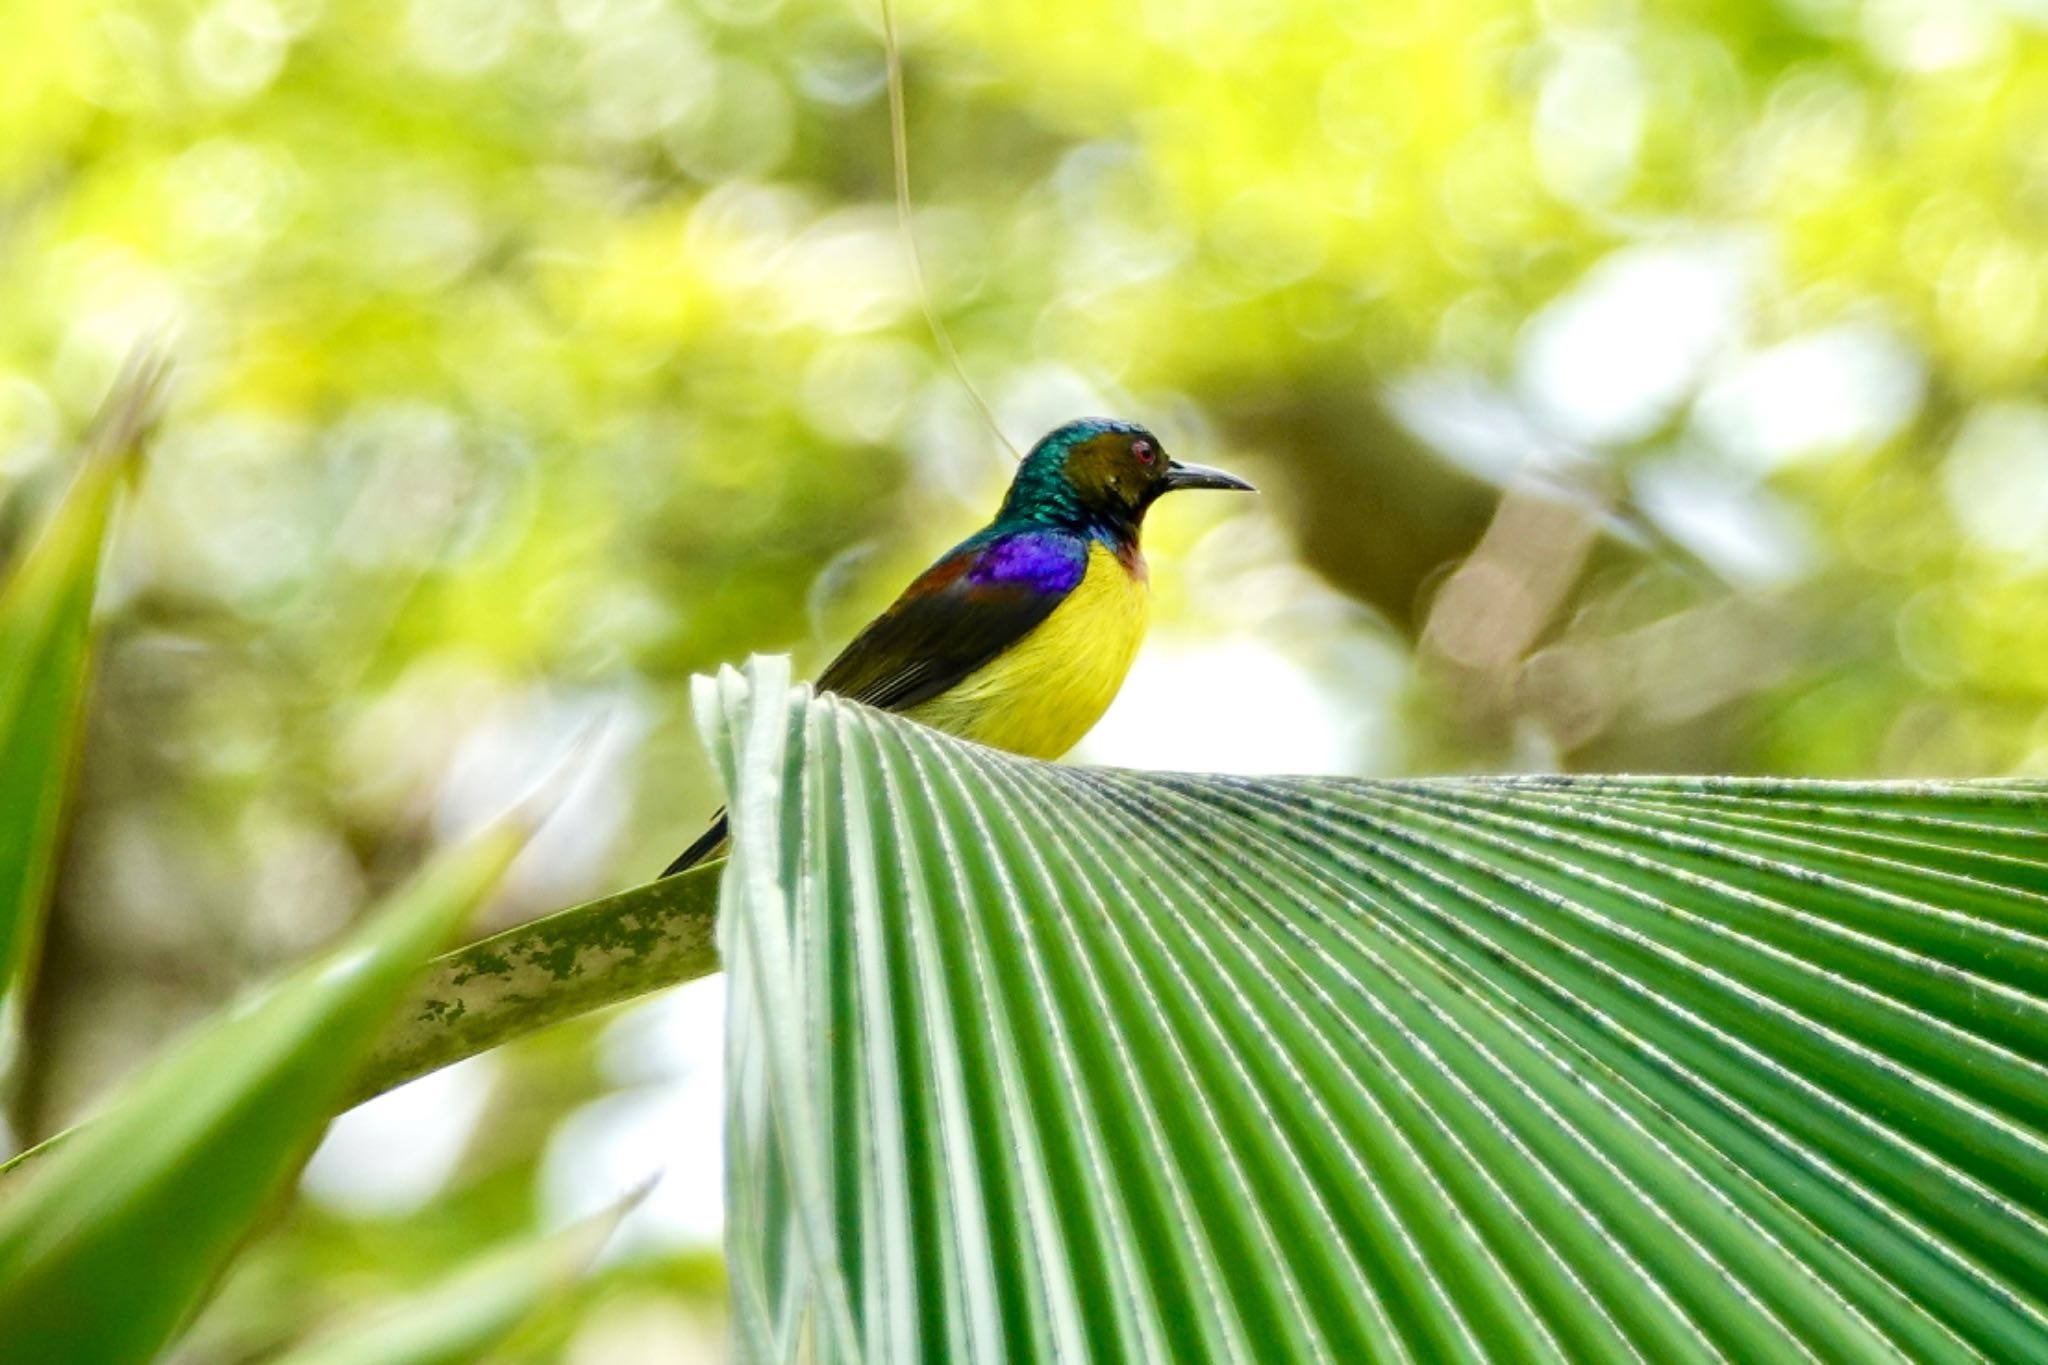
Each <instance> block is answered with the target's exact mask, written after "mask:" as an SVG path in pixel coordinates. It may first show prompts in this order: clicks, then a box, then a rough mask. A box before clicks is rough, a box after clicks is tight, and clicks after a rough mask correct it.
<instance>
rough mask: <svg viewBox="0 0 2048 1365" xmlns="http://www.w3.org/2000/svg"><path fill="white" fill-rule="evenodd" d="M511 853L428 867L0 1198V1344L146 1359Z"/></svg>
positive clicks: (498, 837) (306, 1144) (511, 845)
mask: <svg viewBox="0 0 2048 1365" xmlns="http://www.w3.org/2000/svg"><path fill="white" fill-rule="evenodd" d="M517 846H518V839H517V837H516V836H515V835H514V834H513V833H512V832H511V831H509V830H505V829H500V830H496V831H493V832H490V833H487V834H485V835H483V836H480V837H479V838H477V839H475V840H474V841H472V842H470V843H469V844H466V845H464V846H463V847H461V848H459V849H456V850H454V851H452V852H450V853H448V854H446V855H444V856H442V857H441V858H439V859H437V860H436V861H435V862H434V863H433V864H431V865H430V866H429V867H428V868H427V869H426V870H425V871H423V872H422V873H421V874H420V875H419V876H418V877H417V878H416V879H414V881H412V882H411V883H410V884H409V885H408V886H407V887H405V888H404V889H403V890H401V891H399V892H398V893H397V894H396V895H394V896H393V897H392V899H391V900H390V901H389V903H388V904H387V906H386V908H384V909H383V910H382V911H380V912H379V913H378V914H377V915H376V916H375V918H373V919H372V920H371V921H370V922H369V923H368V924H366V925H365V926H364V927H363V928H362V929H361V930H360V931H358V932H357V933H355V934H353V935H351V936H350V937H349V938H348V939H347V940H346V941H345V942H344V943H342V944H341V945H340V946H339V947H337V948H336V949H335V950H333V951H332V952H330V953H328V954H327V955H326V956H324V957H323V958H322V959H320V960H319V961H317V962H315V963H313V964H311V965H309V966H307V967H305V968H303V969H301V970H300V971H298V972H295V973H293V974H292V975H291V976H290V977H288V978H286V979H285V980H284V981H282V982H280V983H278V984H276V985H274V986H272V987H271V988H269V989H268V990H266V991H264V992H263V993H262V994H261V995H260V996H258V997H257V998H256V999H254V1000H253V1001H251V1002H250V1003H248V1004H247V1005H245V1006H243V1007H241V1008H239V1009H236V1010H233V1011H231V1012H229V1013H228V1014H226V1015H223V1016H221V1017H220V1018H218V1019H217V1020H215V1021H214V1022H213V1023H211V1024H209V1025H207V1026H205V1027H204V1028H202V1029H201V1030H200V1031H198V1032H197V1033H195V1034H194V1035H193V1036H191V1037H190V1038H187V1039H185V1040H184V1041H182V1042H180V1043H178V1044H177V1045H175V1046H174V1047H173V1048H172V1049H171V1050H170V1051H169V1052H168V1053H167V1054H166V1055H164V1056H163V1057H161V1058H160V1059H158V1060H157V1061H156V1062H155V1063H153V1064H152V1065H151V1066H150V1067H149V1068H148V1070H147V1071H146V1072H145V1073H144V1074H143V1075H142V1076H140V1077H139V1078H138V1079H137V1080H135V1081H133V1082H131V1083H130V1084H128V1085H127V1086H125V1087H124V1088H123V1089H122V1090H121V1091H120V1093H119V1094H118V1096H117V1097H116V1099H115V1100H114V1102H113V1104H112V1106H111V1107H110V1108H109V1109H108V1111H107V1112H105V1113H104V1114H102V1115H100V1116H99V1117H98V1118H96V1119H94V1120H93V1121H92V1122H91V1123H89V1124H86V1125H84V1126H83V1127H82V1128H80V1129H79V1130H77V1131H76V1132H75V1133H74V1134H73V1136H72V1137H71V1139H70V1140H69V1141H68V1142H65V1143H64V1144H62V1145H61V1146H60V1147H59V1148H58V1149H57V1150H55V1151H53V1152H51V1153H50V1155H49V1156H47V1157H46V1158H44V1159H43V1160H41V1161H38V1162H37V1163H35V1165H33V1166H32V1167H30V1168H29V1169H28V1170H26V1171H25V1172H24V1173H23V1174H22V1176H21V1187H20V1188H19V1189H15V1190H10V1191H9V1192H7V1193H6V1194H5V1195H4V1196H0V1342H4V1343H6V1347H7V1351H8V1353H9V1355H10V1356H12V1357H13V1358H18V1359H23V1360H38V1361H42V1360H49V1361H56V1360H81V1361H83V1360H91V1361H123V1360H147V1359H149V1358H151V1357H152V1356H153V1355H154V1354H155V1353H156V1351H157V1350H158V1349H159V1348H161V1346H162V1345H163V1343H164V1342H165V1341H166V1340H167V1339H168V1338H169V1336H170V1335H171V1333H172V1332H173V1331H174V1330H175V1329H176V1328H177V1326H178V1325H179V1323H180V1322H181V1321H182V1319H183V1318H184V1316H185V1315H186V1313H187V1312H188V1311H189V1310H190V1308H191V1307H192V1306H193V1304H194V1303H195V1302H196V1301H197V1299H198V1298H199V1296H200V1295H201V1294H202V1293H203V1292H204V1291H205V1290H206V1288H207V1286H208V1285H209V1284H210V1283H211V1282H212V1280H213V1279H214V1277H215V1276H216V1275H217V1274H218V1272H219V1270H220V1268H221V1267H222V1265H223V1264H224V1263H225V1262H226V1260H227V1258H228V1257H229V1255H230V1254H231V1253H232V1252H233V1251H234V1249H235V1247H236V1246H237V1245H238V1244H239V1243H240V1241H241V1240H242V1238H243V1237H244V1236H246V1235H247V1233H248V1230H249V1228H250V1225H251V1224H252V1222H253V1221H254V1220H255V1219H256V1218H257V1216H258V1215H259V1214H260V1213H261V1211H262V1209H263V1207H264V1206H265V1205H266V1204H267V1203H268V1202H269V1201H270V1200H271V1199H272V1198H273V1197H274V1196H275V1195H276V1193H277V1192H278V1191H279V1190H280V1189H281V1188H282V1187H283V1185H284V1184H285V1182H286V1181H287V1180H288V1179H289V1178H290V1176H291V1174H292V1173H293V1172H294V1171H296V1170H297V1169H298V1167H299V1166H300V1165H301V1164H302V1163H303V1161H304V1160H305V1158H306V1156H307V1155H308V1154H309V1153H310V1152H311V1150H312V1146H313V1143H314V1141H315V1139H316V1138H317V1137H318V1135H319V1132H320V1129H321V1127H322V1125H323V1124H324V1122H325V1121H326V1119H327V1118H328V1116H329V1115H330V1114H331V1113H332V1112H333V1110H334V1106H335V1104H336V1102H337V1101H338V1099H339V1098H340V1096H341V1094H342V1092H343V1091H344V1090H346V1088H347V1085H348V1079H349V1076H350V1075H351V1074H352V1071H353V1069H354V1066H355V1065H356V1063H357V1060H358V1059H359V1058H360V1057H361V1056H362V1054H363V1053H364V1051H365V1050H366V1049H367V1048H368V1047H369V1046H370V1044H371V1042H372V1041H373V1040H374V1039H375V1037H376V1034H377V1031H378V1029H379V1028H380V1027H381V1026H382V1025H383V1023H384V1021H385V1019H386V1017H387V1016H388V1015H389V1013H390V1011H391V1009H392V1007H393V1006H394V1005H395V1004H396V1003H397V1001H398V1000H399V999H400V998H401V996H402V994H403V992H404V990H405V988H406V985H407V983H409V982H410V981H411V980H412V979H413V978H414V976H415V975H416V974H417V973H418V971H419V969H420V966H421V964H422V963H423V962H424V961H425V959H426V957H427V955H428V954H429V953H430V952H432V951H433V949H434V948H435V946H437V945H438V944H439V943H441V942H442V941H444V940H445V939H446V938H447V937H448V934H449V932H450V931H451V930H452V929H453V928H454V926H455V925H456V924H457V923H458V922H459V921H460V920H461V918H462V917H463V915H464V914H466V913H467V912H468V911H469V910H470V909H471V908H472V907H473V906H474V905H475V904H476V902H477V901H478V899H479V898H480V897H481V896H482V895H483V894H484V893H485V892H486V891H487V890H488V889H489V888H490V887H491V885H492V884H493V883H494V882H495V881H496V880H497V878H498V876H499V875H500V874H501V873H502V872H503V870H504V868H505V866H506V864H507V863H508V862H509V860H510V859H511V856H512V854H513V852H514V851H515V850H516V848H517Z"/></svg>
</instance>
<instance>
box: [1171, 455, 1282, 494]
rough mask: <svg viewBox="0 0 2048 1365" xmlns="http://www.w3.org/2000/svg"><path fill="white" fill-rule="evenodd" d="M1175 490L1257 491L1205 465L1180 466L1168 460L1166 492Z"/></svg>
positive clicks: (1242, 481) (1230, 475)
mask: <svg viewBox="0 0 2048 1365" xmlns="http://www.w3.org/2000/svg"><path fill="white" fill-rule="evenodd" d="M1176 488H1234V489H1236V490H1237V491H1238V492H1240V493H1256V492H1258V491H1259V490H1258V489H1256V488H1254V487H1252V486H1251V485H1250V484H1249V483H1246V482H1245V481H1244V480H1243V479H1240V478H1239V477H1237V475H1235V474H1226V473H1224V472H1223V471H1222V470H1220V469H1211V468H1209V467H1208V466H1207V465H1199V464H1182V463H1181V462H1180V461H1179V460H1168V461H1167V462H1166V490H1167V491H1168V492H1169V493H1170V492H1172V491H1173V490H1174V489H1176Z"/></svg>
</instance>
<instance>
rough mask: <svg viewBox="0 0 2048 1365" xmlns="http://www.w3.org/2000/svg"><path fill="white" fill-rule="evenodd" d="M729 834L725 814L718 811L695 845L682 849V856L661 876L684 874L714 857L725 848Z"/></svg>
mask: <svg viewBox="0 0 2048 1365" xmlns="http://www.w3.org/2000/svg"><path fill="white" fill-rule="evenodd" d="M729 833H730V831H729V830H728V829H727V827H726V820H725V812H724V811H720V812H718V815H717V816H716V817H715V818H714V819H713V820H712V821H711V828H710V829H707V830H705V831H704V833H703V834H702V835H700V836H699V837H698V839H697V842H696V843H694V844H691V845H690V846H689V847H688V848H686V849H684V850H683V853H682V856H681V857H679V858H677V859H676V860H675V861H674V862H672V863H670V864H669V865H668V870H667V871H665V872H663V873H662V874H661V875H662V876H664V877H673V876H675V875H676V873H678V872H686V871H688V870H689V869H690V868H693V867H695V866H696V865H697V864H698V863H701V862H703V861H704V860H705V859H706V858H709V857H712V856H714V855H715V854H717V853H718V852H719V851H720V850H722V849H723V848H724V847H725V841H726V837H727V835H728V834H729Z"/></svg>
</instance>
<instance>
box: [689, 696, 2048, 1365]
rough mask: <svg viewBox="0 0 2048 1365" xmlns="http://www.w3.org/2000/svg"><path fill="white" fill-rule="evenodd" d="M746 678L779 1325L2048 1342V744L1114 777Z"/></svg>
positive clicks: (752, 1114)
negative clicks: (1929, 758)
mask: <svg viewBox="0 0 2048 1365" xmlns="http://www.w3.org/2000/svg"><path fill="white" fill-rule="evenodd" d="M700 716H701V718H702V720H703V724H704V729H705V732H706V735H707V739H708V740H709V741H710V742H711V744H712V746H713V748H714V750H715V751H716V752H717V753H718V755H719V758H720V762H721V765H722V767H723V770H724V774H725V778H726V781H727V783H728V786H729V790H730V792H731V794H732V796H733V812H734V857H733V864H732V867H731V868H730V870H729V871H728V873H727V879H726V908H725V914H726V923H725V924H723V925H722V926H721V932H722V933H723V934H724V935H725V939H726V946H727V950H728V961H729V965H730V970H731V972H732V978H733V979H732V986H731V993H730V999H731V1001H732V1006H731V1008H732V1011H733V1013H732V1017H731V1025H732V1036H731V1041H730V1046H731V1048H732V1064H731V1070H730V1072H729V1077H730V1083H731V1085H732V1094H731V1097H730V1104H731V1111H730V1118H729V1125H730V1139H729V1142H730V1148H731V1154H730V1158H729V1160H730V1162H731V1166H732V1175H731V1181H732V1191H731V1199H732V1207H731V1209H730V1211H729V1226H730V1233H729V1242H730V1245H729V1248H728V1250H729V1256H730V1260H731V1272H732V1277H733V1286H734V1295H735V1303H736V1309H737V1311H738V1316H739V1321H740V1323H741V1325H742V1329H743V1334H744V1335H743V1339H744V1340H745V1342H746V1344H747V1346H748V1348H749V1350H750V1352H751V1353H752V1354H754V1355H757V1356H760V1357H762V1358H784V1357H787V1356H789V1355H791V1354H792V1353H796V1352H799V1351H800V1350H801V1349H803V1348H804V1347H805V1346H806V1345H807V1344H808V1345H815V1346H817V1347H819V1348H821V1349H822V1350H823V1353H824V1354H826V1355H828V1356H830V1357H833V1358H841V1359H857V1358H859V1359H872V1360H889V1361H897V1360H905V1359H916V1358H923V1359H932V1360H941V1359H949V1358H960V1357H962V1356H969V1355H971V1356H984V1357H987V1356H1012V1357H1016V1356H1022V1357H1045V1356H1052V1355H1067V1356H1077V1355H1083V1354H1087V1355H1094V1356H1096V1357H1099V1358H1106V1359H1107V1358H1120V1359H1158V1358H1172V1359H1182V1360H1203V1359H1210V1360H1228V1359H1244V1358H1257V1359H1272V1360H1279V1359H1288V1360H1312V1359H1327V1360H1360V1359H1376V1360H1377V1359H1389V1360H1396V1359H1409V1360H1423V1361H1438V1360H1460V1359H1494V1360H1508V1361H1526V1360H1544V1359H1550V1360H1575V1361H1576V1360H1598V1361H1604V1360H1617V1361H1618V1360H1644V1359H1647V1360H1656V1361H1676V1360H1702V1361H1705V1360H1762V1359H1773V1360H1775V1359H1807V1358H1810V1359H1836V1360H1858V1361H1861V1360H1872V1359H1884V1358H1905V1359H1915V1360H1968V1359H1981V1358H1987V1357H1988V1358H1993V1359H2026V1358H2041V1357H2042V1356H2043V1355H2044V1354H2048V784H2040V783H2028V782H1986V783H1948V784H1903V783H1893V784H1867V785H1848V784H1830V783H1797V782H1759V781H1733V780H1709V781H1687V780H1678V779H1621V778H1601V779H1571V778H1542V779H1501V780H1473V779H1468V780H1456V781H1417V782H1367V781H1348V780H1337V779H1252V778H1236V777H1202V776H1191V775H1179V774H1145V773H1131V772H1120V771H1109V770H1090V769H1084V768H1074V767H1063V766H1057V765H1047V764H1039V763H1030V762H1025V761H1022V760H1018V759H1013V758H1010V757H1007V756H1004V755H1000V754H996V753H994V752H992V751H989V750H985V749H980V748H976V747H974V746H970V745H965V744H961V743H958V742H955V741H952V740H949V739H947V738H945V737H944V736H940V735H937V734H935V733H934V732H931V731H929V730H925V729H923V728H921V727H917V726H914V725H911V724H909V723H907V722H904V721H902V720H900V719H898V718H894V717H890V716H886V715H882V714H880V713H876V712H872V711H868V710H865V709H863V708H859V707H855V706H851V705H848V704H845V703H843V702H840V701H837V700H834V699H831V698H811V697H809V696H808V694H806V693H804V692H801V691H798V692H791V691H790V690H789V689H788V686H787V674H786V672H784V671H781V670H777V669H768V670H760V669H759V667H758V666H757V671H756V672H755V673H754V674H753V675H752V677H751V679H750V680H742V679H741V678H740V677H739V676H738V675H734V674H726V675H724V676H722V677H721V678H720V679H719V680H718V681H717V682H716V683H714V684H707V685H705V686H704V687H702V688H701V689H700Z"/></svg>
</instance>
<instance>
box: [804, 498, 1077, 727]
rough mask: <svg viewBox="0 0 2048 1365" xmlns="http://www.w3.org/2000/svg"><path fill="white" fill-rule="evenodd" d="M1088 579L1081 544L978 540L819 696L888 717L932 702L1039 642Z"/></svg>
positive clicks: (1039, 537)
mask: <svg viewBox="0 0 2048 1365" xmlns="http://www.w3.org/2000/svg"><path fill="white" fill-rule="evenodd" d="M1087 571H1088V542H1087V541H1086V539H1084V538H1083V537H1081V536H1077V535H1072V534H1069V533H1066V532H1059V531H1039V530H1028V531H1016V532H1011V533H1009V534H1006V535H998V536H993V537H986V536H977V537H975V538H974V539H972V540H969V541H967V542H965V543H964V544H962V545H961V546H959V547H958V548H957V549H955V550H953V551H952V552H951V553H950V554H948V555H946V557H945V558H943V559H941V560H940V561H939V562H938V563H936V564H934V565H932V566H931V568H929V569H927V570H925V571H924V573H922V574H920V575H919V576H918V578H917V580H916V581H915V582H913V583H912V584H911V585H910V586H909V587H908V588H905V589H904V590H903V595H902V596H901V597H899V598H897V599H896V601H895V603H894V605H892V606H891V607H890V608H889V609H888V610H887V611H885V612H883V613H882V614H881V615H880V616H879V617H877V618H876V619H875V620H874V622H873V623H872V624H870V625H869V626H868V628H867V629H866V630H864V631H862V632H861V633H860V634H859V635H858V636H856V637H855V638H854V641H853V643H852V644H850V645H848V646H847V647H846V649H845V650H844V651H843V652H842V653H841V654H840V655H839V657H838V658H837V659H834V660H833V661H832V664H831V666H830V667H829V668H827V669H826V670H825V672H824V673H823V674H822V675H821V676H820V677H819V679H818V689H819V690H820V691H821V692H833V693H837V694H838V695H840V696H843V697H848V698H851V699H852V700H854V701H857V702H862V703H864V704H866V705H868V706H876V707H880V708H882V709H884V710H889V711H903V710H908V709H909V708H911V707H913V706H916V705H918V704H919V703H920V702H925V701H929V700H930V699H931V698H933V697H936V696H938V695H940V694H941V693H943V692H945V691H946V690H947V689H949V688H951V687H952V686H953V685H954V684H955V683H958V682H959V681H960V680H961V679H962V678H965V677H967V676H968V675H969V674H971V673H974V672H975V671H977V670H978V669H980V668H981V667H982V666H983V665H984V664H986V663H988V662H989V661H990V660H992V659H994V658H995V657H996V656H997V655H999V654H1001V653H1002V652H1003V651H1004V650H1006V649H1008V648H1009V647H1010V646H1011V645H1014V644H1016V643H1017V642H1018V641H1019V640H1021V639H1023V638H1024V637H1025V636H1026V635H1028V634H1030V633H1031V632H1032V630H1034V629H1035V628H1036V627H1037V626H1038V625H1039V623H1040V622H1042V621H1044V620H1045V618H1046V617H1048V616H1050V615H1051V614H1052V611H1053V608H1055V607H1057V606H1058V605H1059V604H1060V603H1061V602H1063V601H1065V600H1066V597H1067V594H1068V593H1071V592H1072V591H1073V590H1074V589H1075V587H1076V586H1078V585H1079V584H1080V582H1081V578H1082V576H1083V575H1084V574H1086V573H1087Z"/></svg>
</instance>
